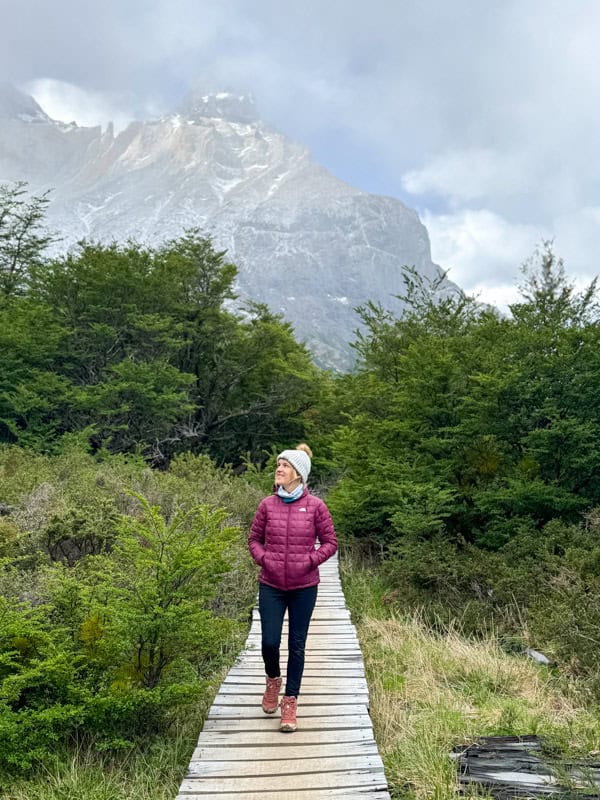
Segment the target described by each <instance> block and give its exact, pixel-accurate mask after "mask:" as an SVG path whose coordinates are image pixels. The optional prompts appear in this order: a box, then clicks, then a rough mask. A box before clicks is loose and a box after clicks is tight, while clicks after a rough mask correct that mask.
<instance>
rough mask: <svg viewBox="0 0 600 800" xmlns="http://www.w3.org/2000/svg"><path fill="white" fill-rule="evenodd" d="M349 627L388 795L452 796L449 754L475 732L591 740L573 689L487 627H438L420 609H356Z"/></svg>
mask: <svg viewBox="0 0 600 800" xmlns="http://www.w3.org/2000/svg"><path fill="white" fill-rule="evenodd" d="M357 627H358V633H359V637H360V639H361V644H362V647H363V654H364V658H365V666H366V669H367V676H368V680H369V691H370V697H371V716H372V718H373V725H374V727H375V734H376V738H377V742H378V744H379V748H380V752H381V754H382V756H383V758H384V762H385V765H386V774H387V777H388V781H389V783H390V786H391V789H392V795H393V796H394V797H415V798H436V800H447V798H455V797H458V796H459V795H458V792H457V786H456V769H455V765H454V763H453V761H452V760H451V759H450V757H449V755H448V754H449V752H450V751H451V749H452V748H453V747H455V746H456V745H460V744H463V743H468V742H470V741H473V740H475V739H476V738H477V737H479V736H485V735H519V734H539V735H542V736H545V737H546V738H547V739H548V741H550V742H552V743H553V744H554V745H555V746H557V747H559V748H560V749H562V750H563V751H568V752H573V753H575V752H577V753H582V752H590V751H592V750H597V749H598V748H599V747H600V733H599V731H600V720H599V719H598V717H597V716H595V715H594V713H593V712H591V711H589V710H587V709H586V708H584V707H583V706H582V704H581V703H578V702H577V700H576V696H577V695H576V693H575V692H574V691H565V686H564V683H563V681H562V679H561V678H560V677H557V676H556V675H553V674H552V672H550V671H549V670H548V669H547V668H544V667H539V666H537V665H536V664H534V663H533V662H531V661H529V660H527V659H526V658H524V657H522V656H515V655H509V654H507V653H505V652H503V651H502V650H501V649H500V647H499V646H498V644H497V642H496V641H495V640H494V639H493V638H492V637H490V638H488V639H487V640H485V641H472V640H469V639H467V638H466V637H464V636H461V634H460V632H459V631H457V630H449V631H447V632H446V633H445V634H444V635H440V634H437V633H435V632H433V631H432V630H430V629H429V628H428V627H427V626H426V625H425V624H424V623H423V621H422V619H421V618H420V617H419V615H414V616H412V617H410V618H409V617H407V618H391V619H376V618H373V617H370V616H364V617H363V618H362V620H361V621H360V622H359V624H358V626H357ZM567 688H568V687H567Z"/></svg>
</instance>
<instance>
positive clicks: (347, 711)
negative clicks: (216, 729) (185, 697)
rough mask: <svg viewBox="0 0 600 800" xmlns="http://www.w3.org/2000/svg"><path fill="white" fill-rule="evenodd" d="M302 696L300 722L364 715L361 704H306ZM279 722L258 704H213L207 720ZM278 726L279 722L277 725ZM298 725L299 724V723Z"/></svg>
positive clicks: (277, 714)
mask: <svg viewBox="0 0 600 800" xmlns="http://www.w3.org/2000/svg"><path fill="white" fill-rule="evenodd" d="M302 697H303V696H302V695H301V696H300V700H299V701H298V717H299V719H300V720H307V719H309V718H310V717H335V716H338V717H341V716H352V715H356V714H364V713H365V706H364V704H363V703H332V704H331V705H319V704H318V703H316V704H312V703H311V704H306V703H304V702H303V700H302ZM265 716H267V717H269V718H270V719H272V720H273V719H277V720H279V712H275V714H267V715H265V712H264V711H263V710H262V708H261V706H260V705H259V704H258V703H253V704H252V705H241V704H240V703H236V704H235V705H230V706H228V705H218V704H217V703H213V705H212V706H211V709H210V711H209V715H208V719H215V718H217V717H228V718H229V719H263V717H265ZM277 724H278V725H279V722H278V723H277ZM299 724H300V723H299Z"/></svg>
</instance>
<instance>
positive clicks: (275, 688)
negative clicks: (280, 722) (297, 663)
mask: <svg viewBox="0 0 600 800" xmlns="http://www.w3.org/2000/svg"><path fill="white" fill-rule="evenodd" d="M280 689H281V678H269V676H268V675H267V688H266V689H265V693H264V694H263V699H262V710H263V711H264V712H265V714H274V713H275V712H276V711H277V706H278V705H279V690H280Z"/></svg>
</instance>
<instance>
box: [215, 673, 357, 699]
mask: <svg viewBox="0 0 600 800" xmlns="http://www.w3.org/2000/svg"><path fill="white" fill-rule="evenodd" d="M230 686H231V687H232V688H233V687H237V691H241V690H242V687H246V688H250V687H251V688H252V690H253V691H258V690H260V691H264V687H265V678H264V675H262V674H256V675H252V674H248V673H246V674H242V675H240V674H237V675H231V673H230V674H229V675H227V677H226V678H225V680H224V681H223V683H222V684H221V688H220V690H219V693H221V692H225V691H228V687H230ZM319 688H322V689H323V690H324V691H327V692H333V693H335V692H339V693H340V694H341V693H342V692H344V693H348V692H350V691H352V692H354V691H357V692H358V691H360V692H366V691H368V688H367V681H366V679H365V678H364V676H362V675H361V676H358V675H348V674H347V673H346V674H345V675H344V677H343V680H342V679H340V676H339V675H319V674H318V673H314V674H313V675H310V674H307V673H306V672H305V673H304V675H303V677H302V693H304V692H305V691H307V690H308V689H319ZM233 690H234V691H235V688H233Z"/></svg>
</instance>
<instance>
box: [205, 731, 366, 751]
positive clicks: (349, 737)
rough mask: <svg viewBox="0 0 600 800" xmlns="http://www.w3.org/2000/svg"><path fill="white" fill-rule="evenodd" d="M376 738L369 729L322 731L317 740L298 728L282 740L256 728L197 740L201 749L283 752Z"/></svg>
mask: <svg viewBox="0 0 600 800" xmlns="http://www.w3.org/2000/svg"><path fill="white" fill-rule="evenodd" d="M372 737H373V732H372V729H371V728H370V727H369V728H331V729H329V730H323V731H321V733H320V734H319V737H318V739H316V738H315V734H314V732H313V731H312V730H309V731H305V730H303V729H302V728H299V729H298V730H297V731H296V732H295V733H294V735H293V736H283V735H282V734H281V732H280V731H279V730H278V729H277V730H260V731H259V730H257V729H256V728H253V729H252V730H249V731H233V730H226V731H202V733H201V734H200V736H199V738H198V747H205V746H213V747H238V746H241V745H245V746H247V747H258V746H259V745H265V746H267V747H268V746H271V745H277V747H281V748H286V749H287V748H288V747H291V748H294V747H296V746H298V745H304V744H314V743H315V742H318V743H319V744H336V743H338V742H340V743H342V742H345V743H352V742H364V741H371V740H372Z"/></svg>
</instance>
